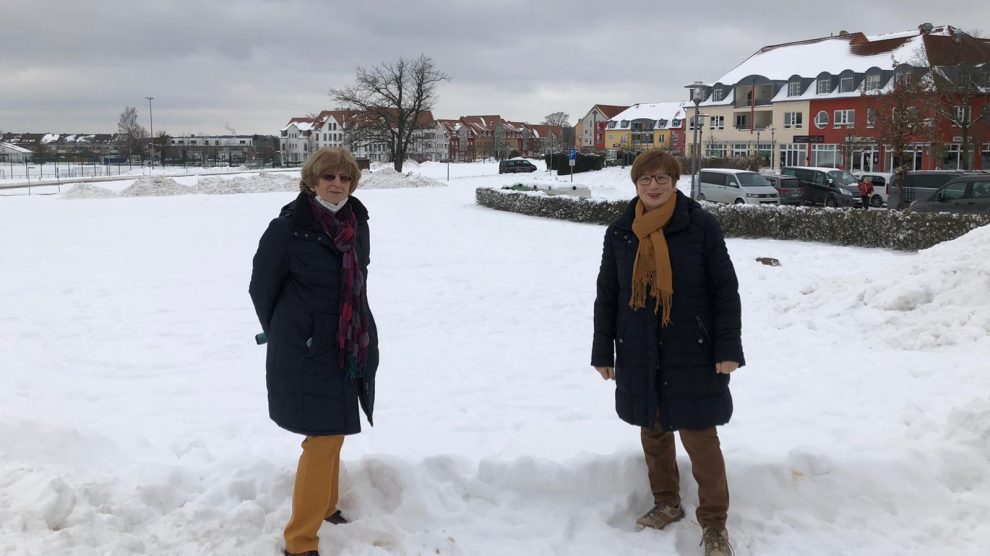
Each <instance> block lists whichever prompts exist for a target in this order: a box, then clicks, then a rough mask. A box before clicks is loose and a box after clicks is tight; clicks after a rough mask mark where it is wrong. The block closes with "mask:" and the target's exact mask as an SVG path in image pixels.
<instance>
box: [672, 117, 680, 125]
mask: <svg viewBox="0 0 990 556" xmlns="http://www.w3.org/2000/svg"><path fill="white" fill-rule="evenodd" d="M670 127H681V120H680V119H678V118H674V120H673V121H672V122H670Z"/></svg>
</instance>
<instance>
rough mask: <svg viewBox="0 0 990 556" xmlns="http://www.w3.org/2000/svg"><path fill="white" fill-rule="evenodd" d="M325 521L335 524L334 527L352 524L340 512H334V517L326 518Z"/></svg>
mask: <svg viewBox="0 0 990 556" xmlns="http://www.w3.org/2000/svg"><path fill="white" fill-rule="evenodd" d="M323 521H326V522H327V523H333V524H334V525H346V524H348V523H350V522H351V520H349V519H347V518H346V517H344V516H343V515H341V513H340V510H337V511H335V512H333V515H332V516H330V517H324V518H323Z"/></svg>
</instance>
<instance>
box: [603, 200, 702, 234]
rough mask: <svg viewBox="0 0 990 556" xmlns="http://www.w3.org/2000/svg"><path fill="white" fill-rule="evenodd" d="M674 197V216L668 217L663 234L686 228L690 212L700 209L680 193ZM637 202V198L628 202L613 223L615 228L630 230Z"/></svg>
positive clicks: (694, 202)
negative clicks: (675, 201)
mask: <svg viewBox="0 0 990 556" xmlns="http://www.w3.org/2000/svg"><path fill="white" fill-rule="evenodd" d="M675 195H677V205H676V206H674V215H673V216H671V217H670V223H668V224H667V225H666V226H664V229H663V230H664V233H665V234H669V233H672V232H679V231H681V230H683V229H684V228H687V225H688V223H689V222H690V221H691V211H693V210H695V209H701V205H699V204H698V202H697V201H692V200H691V199H690V198H688V196H687V195H685V194H683V193H681V192H680V191H675ZM638 200H639V198H638V197H634V198H633V199H632V200H631V201H629V204H628V205H626V208H625V210H623V211H622V215H621V216H619V218H618V219H617V220H616V221H615V225H616V226H618V227H620V228H624V229H626V230H632V223H633V219H634V218H636V201H638Z"/></svg>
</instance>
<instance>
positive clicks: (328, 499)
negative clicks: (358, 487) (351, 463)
mask: <svg viewBox="0 0 990 556" xmlns="http://www.w3.org/2000/svg"><path fill="white" fill-rule="evenodd" d="M343 445H344V436H343V435H336V436H307V437H306V439H305V440H303V443H302V449H303V452H302V455H301V456H299V467H297V468H296V484H295V487H294V488H293V489H292V517H290V518H289V523H288V524H287V525H286V526H285V550H286V552H289V553H292V554H299V553H303V552H308V551H311V550H318V549H319V547H320V535H319V533H320V526H321V525H323V519H324V518H326V517H330V516H331V515H333V513H334V512H335V511H337V500H338V499H339V497H340V447H341V446H343Z"/></svg>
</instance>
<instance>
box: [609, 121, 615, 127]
mask: <svg viewBox="0 0 990 556" xmlns="http://www.w3.org/2000/svg"><path fill="white" fill-rule="evenodd" d="M615 124H616V122H615V120H612V121H610V122H609V123H608V128H609V129H615Z"/></svg>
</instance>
